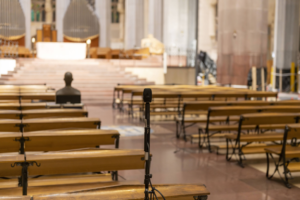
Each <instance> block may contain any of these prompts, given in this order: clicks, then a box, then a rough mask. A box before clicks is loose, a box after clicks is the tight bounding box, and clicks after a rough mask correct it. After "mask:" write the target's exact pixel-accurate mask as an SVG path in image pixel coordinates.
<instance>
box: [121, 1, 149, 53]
mask: <svg viewBox="0 0 300 200" xmlns="http://www.w3.org/2000/svg"><path fill="white" fill-rule="evenodd" d="M144 36H145V35H144V1H143V0H126V1H125V49H132V48H134V47H140V46H141V40H142V39H143V38H144Z"/></svg>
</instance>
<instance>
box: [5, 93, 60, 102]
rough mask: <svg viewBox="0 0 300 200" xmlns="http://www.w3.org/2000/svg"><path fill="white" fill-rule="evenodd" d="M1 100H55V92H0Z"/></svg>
mask: <svg viewBox="0 0 300 200" xmlns="http://www.w3.org/2000/svg"><path fill="white" fill-rule="evenodd" d="M0 100H19V102H21V101H22V100H43V101H55V93H54V92H43V93H28V92H26V93H18V92H16V93H0Z"/></svg>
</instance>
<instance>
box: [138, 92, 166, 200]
mask: <svg viewBox="0 0 300 200" xmlns="http://www.w3.org/2000/svg"><path fill="white" fill-rule="evenodd" d="M143 100H144V102H145V135H144V151H145V161H146V166H145V180H144V183H145V200H152V199H154V197H155V198H156V199H158V198H157V196H156V194H155V191H157V192H158V193H159V194H160V195H161V197H162V198H163V199H165V197H164V196H163V195H162V194H161V193H160V192H159V191H158V190H157V189H155V188H154V187H153V186H152V183H151V178H152V174H150V165H151V156H150V102H151V101H152V91H151V89H144V93H143ZM149 185H150V187H151V191H149Z"/></svg>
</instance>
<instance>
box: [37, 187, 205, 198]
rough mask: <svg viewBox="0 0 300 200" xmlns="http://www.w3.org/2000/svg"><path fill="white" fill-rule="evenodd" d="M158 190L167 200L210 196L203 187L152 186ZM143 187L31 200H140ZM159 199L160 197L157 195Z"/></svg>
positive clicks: (42, 196) (102, 190) (107, 188)
mask: <svg viewBox="0 0 300 200" xmlns="http://www.w3.org/2000/svg"><path fill="white" fill-rule="evenodd" d="M153 186H154V187H155V188H156V189H158V190H159V191H160V192H161V193H162V194H163V195H164V197H165V198H166V199H168V200H193V199H207V196H208V195H209V194H210V193H209V191H208V190H207V189H206V187H205V186H204V185H200V184H198V185H191V184H186V185H184V184H182V185H180V184H178V185H172V184H166V185H153ZM144 191H145V186H144V185H142V184H131V185H128V184H127V185H124V184H123V185H122V184H120V185H116V186H108V187H102V188H100V187H99V188H97V189H94V190H91V191H78V192H77V191H74V192H73V193H69V194H56V195H55V194H52V195H36V196H33V200H58V199H59V200H65V199H76V200H83V199H84V200H92V199H109V200H129V199H130V200H141V199H144V197H145V194H144ZM112 194H113V195H112ZM157 196H158V197H159V199H161V198H160V195H159V194H158V193H157Z"/></svg>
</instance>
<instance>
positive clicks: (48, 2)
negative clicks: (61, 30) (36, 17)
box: [45, 0, 53, 24]
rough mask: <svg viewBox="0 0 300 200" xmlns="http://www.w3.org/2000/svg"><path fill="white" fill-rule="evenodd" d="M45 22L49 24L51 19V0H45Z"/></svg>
mask: <svg viewBox="0 0 300 200" xmlns="http://www.w3.org/2000/svg"><path fill="white" fill-rule="evenodd" d="M45 12H46V21H45V22H46V23H47V24H51V23H52V21H53V12H52V3H51V0H46V1H45Z"/></svg>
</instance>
